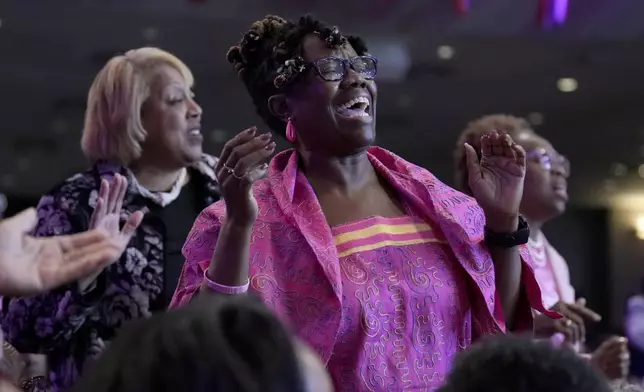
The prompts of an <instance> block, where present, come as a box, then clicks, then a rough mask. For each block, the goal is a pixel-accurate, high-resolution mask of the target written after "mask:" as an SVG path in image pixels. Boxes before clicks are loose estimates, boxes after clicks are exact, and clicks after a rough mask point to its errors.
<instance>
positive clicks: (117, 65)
mask: <svg viewBox="0 0 644 392" xmlns="http://www.w3.org/2000/svg"><path fill="white" fill-rule="evenodd" d="M164 65H165V66H169V67H171V68H174V69H176V70H177V71H178V72H179V73H180V74H181V75H182V76H183V78H184V79H185V81H186V83H187V84H188V86H190V87H192V85H193V84H194V77H193V76H192V72H190V69H189V68H188V67H187V66H186V65H185V64H184V63H183V62H182V61H181V60H179V59H178V58H177V57H175V56H174V55H172V54H170V53H168V52H166V51H163V50H161V49H157V48H140V49H133V50H130V51H128V52H126V53H125V54H123V55H118V56H114V57H112V58H111V59H110V60H109V61H108V62H107V64H105V66H104V67H103V69H102V70H101V71H100V72H99V73H98V75H96V79H94V83H93V84H92V87H91V88H90V90H89V94H88V97H87V110H86V111H85V127H84V129H83V136H82V138H81V148H82V149H83V153H84V154H85V156H86V157H88V158H89V159H90V160H91V161H98V160H107V161H112V162H116V163H119V164H121V165H125V166H127V165H129V164H130V163H131V162H132V161H134V160H135V159H137V158H139V157H140V156H141V151H142V147H141V143H142V142H143V141H144V140H145V138H146V136H147V132H146V131H145V129H144V128H143V124H142V123H141V107H142V106H143V104H144V103H145V101H146V100H147V99H148V98H149V96H150V84H151V80H152V78H151V76H152V75H153V72H155V71H156V70H157V69H158V67H160V66H164Z"/></svg>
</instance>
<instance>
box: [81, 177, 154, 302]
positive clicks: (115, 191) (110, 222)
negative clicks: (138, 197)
mask: <svg viewBox="0 0 644 392" xmlns="http://www.w3.org/2000/svg"><path fill="white" fill-rule="evenodd" d="M127 185H128V182H127V179H126V178H125V177H123V176H122V175H120V174H116V175H115V176H114V179H113V180H112V182H111V183H110V182H109V181H107V180H105V179H103V180H102V181H101V187H100V189H99V191H98V199H97V200H96V207H95V208H94V212H93V213H92V217H91V218H90V221H89V228H90V230H102V231H103V232H105V233H106V234H107V235H108V237H109V238H110V240H111V241H113V242H114V243H115V244H118V246H119V247H121V248H122V249H123V250H125V247H126V246H127V244H128V242H129V241H130V239H131V238H132V236H133V235H134V233H135V232H136V229H137V228H138V227H139V225H140V224H141V220H142V219H143V212H142V211H137V212H135V213H133V214H131V215H130V216H129V217H128V219H127V220H126V222H125V224H124V225H123V228H122V229H120V228H119V226H120V218H121V212H122V209H123V199H124V198H125V192H126V191H127ZM121 253H122V252H121ZM121 253H119V254H118V255H116V257H114V259H113V260H111V263H113V262H116V261H117V260H118V259H119V258H120V257H121ZM108 264H110V263H108ZM102 271H103V269H98V270H96V271H94V272H93V273H92V274H90V275H88V276H86V277H85V278H84V279H82V280H80V281H79V288H80V290H81V292H84V291H87V290H88V288H90V286H91V285H92V284H93V283H94V282H95V280H96V278H97V277H98V275H100V273H101V272H102Z"/></svg>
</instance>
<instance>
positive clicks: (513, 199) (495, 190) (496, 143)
mask: <svg viewBox="0 0 644 392" xmlns="http://www.w3.org/2000/svg"><path fill="white" fill-rule="evenodd" d="M464 148H465V156H466V159H467V171H468V177H469V178H468V180H469V185H470V189H471V190H472V195H473V196H474V198H475V199H476V201H477V202H478V203H479V205H480V206H481V208H482V209H483V212H484V213H485V217H486V226H487V227H488V228H490V230H492V231H494V232H497V233H511V232H514V231H516V230H517V227H518V225H519V222H518V217H519V205H520V204H521V197H522V196H523V181H524V179H525V172H526V153H525V150H524V149H523V147H521V146H519V145H518V144H516V143H514V141H513V140H512V138H511V137H510V136H509V135H507V134H499V133H498V132H497V131H492V132H490V133H488V134H486V135H483V136H482V137H481V160H480V161H479V159H478V156H477V154H476V151H475V150H474V148H473V147H472V146H471V145H469V144H465V146H464Z"/></svg>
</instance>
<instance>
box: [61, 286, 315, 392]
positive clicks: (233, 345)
mask: <svg viewBox="0 0 644 392" xmlns="http://www.w3.org/2000/svg"><path fill="white" fill-rule="evenodd" d="M301 371H302V370H301V369H300V367H299V362H298V360H297V354H296V349H295V345H294V341H293V340H292V337H291V335H290V333H289V332H288V331H287V330H286V328H285V327H284V326H283V325H282V324H281V323H280V321H279V320H278V319H277V318H276V317H275V316H274V315H273V314H272V313H271V312H270V311H269V310H268V309H266V308H265V307H264V305H263V304H262V303H261V302H260V301H259V300H258V299H256V298H253V297H252V296H214V295H213V296H207V297H206V296H203V297H198V298H196V299H195V300H194V301H192V302H191V303H190V304H188V305H187V306H185V307H183V308H180V309H177V310H171V311H169V312H167V313H162V314H157V315H154V316H152V317H151V318H150V319H140V320H136V321H134V322H132V323H131V324H129V325H127V326H126V327H125V328H123V329H122V330H121V331H120V332H119V335H118V336H117V338H116V339H115V340H114V341H113V342H112V344H111V345H110V347H109V348H108V349H107V351H106V352H105V353H104V354H103V355H102V356H101V358H99V360H98V362H97V363H93V364H91V365H90V366H89V368H88V369H86V372H85V374H84V375H83V376H82V377H81V379H80V380H79V382H78V383H77V384H76V385H75V386H74V387H73V388H72V391H78V392H81V391H82V392H86V391H92V392H164V391H168V392H170V391H172V392H175V391H191V392H211V391H217V392H228V391H230V392H259V391H262V392H264V391H266V392H271V391H272V392H304V390H305V389H304V383H303V379H302V376H301Z"/></svg>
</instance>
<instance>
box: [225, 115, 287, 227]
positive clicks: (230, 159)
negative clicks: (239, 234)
mask: <svg viewBox="0 0 644 392" xmlns="http://www.w3.org/2000/svg"><path fill="white" fill-rule="evenodd" d="M271 136H272V135H271V134H270V133H265V134H263V135H257V128H255V127H252V128H249V129H247V130H245V131H243V132H241V133H239V134H237V136H235V137H234V138H232V139H231V140H230V141H228V143H226V145H225V146H224V149H223V151H222V152H221V156H220V157H219V161H218V162H217V165H216V166H215V173H216V175H217V180H218V181H219V184H220V186H221V190H222V196H223V198H224V200H225V201H226V215H227V218H228V220H229V221H231V222H234V223H235V224H236V225H239V226H248V225H252V224H253V222H254V221H255V219H257V208H258V207H257V200H255V196H253V192H252V186H253V184H254V183H255V182H256V181H257V180H259V179H261V178H262V177H264V175H266V170H267V168H268V165H267V164H266V163H265V161H266V159H267V158H269V157H270V156H271V154H272V153H273V152H274V151H275V143H274V142H272V140H271V139H272V138H271Z"/></svg>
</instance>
